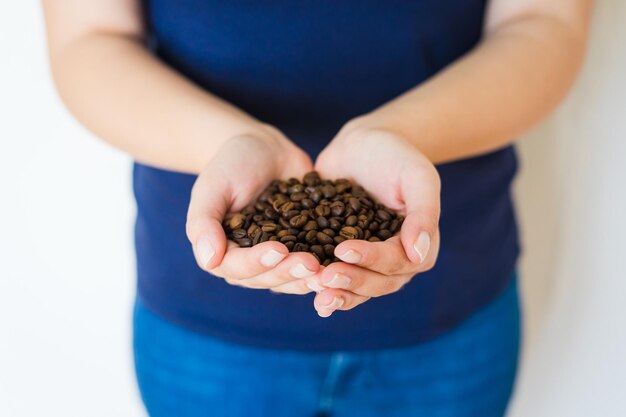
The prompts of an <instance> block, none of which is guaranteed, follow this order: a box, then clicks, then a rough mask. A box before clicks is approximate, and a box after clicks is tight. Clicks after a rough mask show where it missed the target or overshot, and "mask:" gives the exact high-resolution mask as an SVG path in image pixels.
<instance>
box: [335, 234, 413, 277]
mask: <svg viewBox="0 0 626 417" xmlns="http://www.w3.org/2000/svg"><path fill="white" fill-rule="evenodd" d="M335 256H337V257H338V258H339V259H341V260H342V261H344V262H346V263H349V264H353V265H358V266H360V267H363V268H366V269H370V270H372V271H375V272H379V273H381V274H384V275H396V274H409V273H411V274H415V273H416V272H417V271H418V270H419V266H418V265H416V264H415V263H413V262H411V260H410V259H409V258H408V257H407V254H406V252H405V250H404V247H403V246H402V242H401V241H400V236H393V237H391V238H389V239H387V240H385V241H384V242H368V241H366V240H356V239H354V240H346V241H344V242H342V243H340V244H339V245H337V247H336V248H335Z"/></svg>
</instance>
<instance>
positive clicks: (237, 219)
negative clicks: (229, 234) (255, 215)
mask: <svg viewBox="0 0 626 417" xmlns="http://www.w3.org/2000/svg"><path fill="white" fill-rule="evenodd" d="M245 221H246V216H244V215H243V214H235V215H234V216H233V217H231V219H230V222H228V225H229V226H230V228H231V230H235V229H241V228H242V227H243V225H244V223H245Z"/></svg>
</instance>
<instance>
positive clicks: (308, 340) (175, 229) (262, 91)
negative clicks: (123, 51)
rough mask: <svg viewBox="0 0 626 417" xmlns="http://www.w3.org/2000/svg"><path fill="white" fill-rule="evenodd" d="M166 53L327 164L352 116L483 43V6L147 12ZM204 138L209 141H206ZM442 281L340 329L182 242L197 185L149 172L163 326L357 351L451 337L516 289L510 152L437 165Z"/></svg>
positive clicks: (146, 266)
mask: <svg viewBox="0 0 626 417" xmlns="http://www.w3.org/2000/svg"><path fill="white" fill-rule="evenodd" d="M145 5H146V18H147V22H148V26H149V30H150V33H151V40H152V45H153V47H154V50H155V53H156V54H157V55H158V56H159V57H160V58H161V59H163V60H164V61H165V62H167V63H168V64H169V65H171V66H172V67H174V68H176V69H177V70H178V71H180V72H181V73H182V74H184V75H186V76H187V77H189V78H190V79H192V80H193V81H195V82H196V83H197V84H198V85H200V86H202V87H203V88H206V89H208V90H209V91H211V92H212V93H214V94H217V95H219V96H221V97H223V98H225V99H226V100H229V101H230V102H232V103H234V104H235V105H237V106H239V107H241V108H242V109H244V110H246V111H247V112H249V113H251V114H252V115H253V116H255V117H258V118H259V119H261V120H263V121H265V122H267V123H271V124H274V125H276V126H277V127H278V128H280V129H281V130H283V132H285V133H286V134H287V135H288V136H289V137H290V138H291V139H292V140H293V141H294V142H295V143H297V144H298V145H299V146H301V147H302V148H303V149H305V150H306V151H307V152H309V153H310V154H311V156H312V157H315V156H316V155H317V154H318V153H319V152H320V151H321V149H323V147H324V146H325V145H326V144H327V143H328V141H329V140H330V139H331V138H332V136H333V135H334V134H335V133H336V132H337V130H338V129H339V128H340V127H341V126H342V124H343V123H345V122H346V121H347V120H349V119H350V118H352V117H354V116H357V115H360V114H363V113H365V112H368V111H370V110H372V109H373V108H375V107H377V106H379V105H381V104H382V103H384V102H386V101H388V100H390V99H392V98H393V97H395V96H397V95H398V94H401V93H402V92H404V91H406V90H408V89H409V88H412V87H414V86H415V85H417V84H419V83H421V82H423V81H424V80H426V79H427V78H429V77H430V76H432V75H434V74H435V73H437V72H438V71H439V70H441V69H442V68H444V67H445V66H447V65H449V64H450V63H451V62H453V61H454V60H455V59H457V58H459V57H460V56H461V55H463V54H464V53H466V52H468V51H469V50H470V49H471V48H472V47H474V46H475V45H476V43H477V42H478V41H479V40H480V36H481V31H482V23H483V15H484V7H485V1H484V0H414V1H408V0H397V1H383V0H364V1H348V2H338V1H291V2H288V1H278V2H270V1H252V0H248V1H242V0H235V1H228V2H220V1H210V0H207V1H199V0H149V1H146V2H145ZM207 140H211V137H210V132H207ZM438 169H439V172H440V175H441V178H442V219H441V233H442V239H441V240H442V245H441V251H440V256H439V260H438V263H437V265H436V266H435V268H434V269H433V270H431V271H429V272H427V273H424V274H421V275H419V276H418V277H416V278H415V279H414V280H413V281H412V282H410V283H409V284H408V285H407V286H406V287H405V288H403V289H402V290H401V291H399V292H398V293H395V294H392V295H389V296H385V297H381V298H377V299H373V300H371V301H369V302H368V303H365V304H364V305H362V306H360V307H358V308H357V309H355V310H353V311H350V312H345V313H344V312H340V313H339V314H335V315H333V316H332V317H331V318H329V319H320V318H319V317H317V315H316V313H315V311H314V309H313V308H312V305H311V301H312V300H311V297H312V296H311V295H309V296H292V295H277V294H272V293H270V292H268V291H259V290H251V289H243V288H240V287H232V286H229V285H228V284H226V283H225V282H224V281H223V280H220V279H217V278H214V277H211V276H210V275H208V274H207V273H205V272H203V271H201V270H200V269H199V268H198V267H197V266H196V264H195V261H194V259H193V255H192V252H191V247H190V245H189V243H188V242H187V239H186V237H185V214H186V209H187V203H188V201H189V192H190V189H191V186H192V185H193V181H194V177H193V176H190V175H184V174H178V173H172V172H167V171H163V170H159V169H156V168H152V167H147V166H144V165H140V164H137V165H136V166H135V172H134V179H135V182H134V187H135V195H136V198H137V204H138V218H137V225H136V243H137V256H138V278H139V285H138V292H139V297H140V298H141V300H142V301H143V303H144V304H145V305H147V306H148V307H150V308H151V309H153V310H154V311H156V312H157V313H159V314H161V315H162V316H164V317H166V318H168V319H170V320H172V321H174V322H177V323H179V324H182V325H186V326H189V327H191V328H194V329H197V330H200V331H205V332H208V333H211V334H213V335H215V336H218V337H222V338H225V339H228V340H231V341H235V342H241V343H248V344H254V345H258V346H268V347H280V348H293V349H307V350H353V349H369V348H382V347H391V346H400V345H407V344H413V343H417V342H419V341H422V340H425V339H428V338H431V337H434V336H436V335H438V334H441V333H442V332H444V331H445V330H447V329H449V328H450V327H451V326H454V325H455V324H457V323H459V322H460V321H461V320H463V319H464V318H465V317H467V315H468V314H470V313H471V312H473V311H475V310H476V309H477V308H478V307H480V306H482V305H484V304H485V303H486V302H488V301H489V300H491V299H492V298H493V297H494V296H495V295H497V294H498V293H500V292H501V291H502V290H503V288H505V287H506V285H507V283H508V281H509V277H510V276H511V273H512V270H513V268H514V264H515V260H516V257H517V254H518V245H517V232H516V227H515V220H514V215H513V209H512V204H511V199H510V195H509V186H510V182H511V180H512V178H513V176H514V173H515V170H516V159H515V155H514V152H513V150H512V148H506V149H503V150H500V151H498V152H494V153H491V154H489V155H485V156H481V157H479V158H473V159H468V160H464V161H459V162H455V163H450V164H445V165H441V166H439V167H438Z"/></svg>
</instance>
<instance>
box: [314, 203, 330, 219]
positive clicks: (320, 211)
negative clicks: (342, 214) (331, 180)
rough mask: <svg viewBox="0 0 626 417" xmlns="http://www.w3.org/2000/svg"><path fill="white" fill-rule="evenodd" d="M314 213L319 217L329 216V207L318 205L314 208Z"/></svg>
mask: <svg viewBox="0 0 626 417" xmlns="http://www.w3.org/2000/svg"><path fill="white" fill-rule="evenodd" d="M315 213H316V214H317V215H318V216H320V217H326V216H328V215H329V214H330V207H328V206H327V205H322V204H320V205H318V206H317V207H315Z"/></svg>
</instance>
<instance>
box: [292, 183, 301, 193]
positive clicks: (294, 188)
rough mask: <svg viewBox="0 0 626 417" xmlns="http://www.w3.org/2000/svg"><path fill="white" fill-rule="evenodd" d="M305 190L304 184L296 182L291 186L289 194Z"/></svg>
mask: <svg viewBox="0 0 626 417" xmlns="http://www.w3.org/2000/svg"><path fill="white" fill-rule="evenodd" d="M303 191H304V185H302V184H294V185H292V186H291V187H289V194H298V193H301V192H303Z"/></svg>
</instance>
